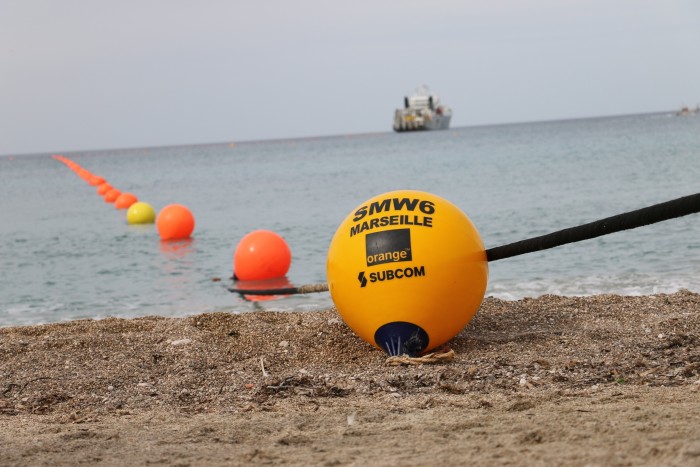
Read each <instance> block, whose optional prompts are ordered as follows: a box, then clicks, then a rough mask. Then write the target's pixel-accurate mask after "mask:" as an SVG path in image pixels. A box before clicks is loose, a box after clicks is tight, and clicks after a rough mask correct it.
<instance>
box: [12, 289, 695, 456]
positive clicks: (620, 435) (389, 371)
mask: <svg viewBox="0 0 700 467" xmlns="http://www.w3.org/2000/svg"><path fill="white" fill-rule="evenodd" d="M449 346H450V347H451V349H452V350H454V352H455V359H454V360H453V361H448V362H441V363H437V364H424V365H405V366H391V365H388V364H387V362H386V356H385V355H384V354H383V353H382V352H380V351H379V350H376V349H375V348H374V347H371V346H370V345H369V344H367V343H365V342H364V341H362V340H360V339H359V338H358V337H356V336H355V335H354V334H353V333H352V332H351V331H350V330H349V329H348V328H347V327H346V326H345V324H344V323H343V322H342V320H341V319H340V317H339V315H338V314H337V312H336V311H335V310H333V309H329V310H325V311H321V312H306V313H282V312H255V313H247V314H226V313H211V314H201V315H196V316H191V317H186V318H161V317H145V318H137V319H114V318H109V319H104V320H99V321H92V320H83V321H73V322H67V323H59V324H50V325H42V326H30V327H14V328H3V329H0V459H1V460H0V463H1V464H3V465H27V464H29V465H48V464H50V465H80V464H90V465H95V464H99V465H143V464H165V465H237V464H279V463H284V464H290V465H310V464H312V465H421V464H432V465H435V464H442V465H464V464H467V463H468V464H473V465H661V464H662V465H700V431H698V429H697V427H698V426H700V295H698V294H695V293H691V292H688V291H681V292H678V293H675V294H670V295H665V294H660V295H654V296H645V297H620V296H614V295H601V296H595V297H585V298H582V297H559V296H544V297H540V298H537V299H524V300H519V301H502V300H497V299H492V298H487V299H486V300H485V301H484V303H483V305H482V307H481V309H480V310H479V313H478V314H477V316H476V318H475V319H474V320H473V321H472V322H471V323H470V324H469V326H467V328H466V329H465V330H464V331H463V332H462V333H460V334H459V335H458V336H457V337H456V338H455V339H453V340H452V341H451V342H450V343H449Z"/></svg>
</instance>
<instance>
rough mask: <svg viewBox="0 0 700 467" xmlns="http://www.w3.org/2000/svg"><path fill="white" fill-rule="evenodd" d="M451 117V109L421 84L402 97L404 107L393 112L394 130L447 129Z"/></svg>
mask: <svg viewBox="0 0 700 467" xmlns="http://www.w3.org/2000/svg"><path fill="white" fill-rule="evenodd" d="M451 118H452V109H451V108H449V107H447V106H446V105H443V104H441V103H440V97H438V96H437V95H436V94H433V93H432V92H430V89H429V88H428V87H427V86H425V85H423V86H420V87H419V88H418V89H416V92H415V93H414V94H413V95H411V96H406V97H404V107H403V108H402V109H396V111H395V112H394V131H396V132H403V131H422V130H447V129H448V128H449V127H450V119H451Z"/></svg>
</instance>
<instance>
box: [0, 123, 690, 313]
mask: <svg viewBox="0 0 700 467" xmlns="http://www.w3.org/2000/svg"><path fill="white" fill-rule="evenodd" d="M62 154H63V155H64V156H66V157H68V158H70V159H72V160H74V161H75V162H77V163H78V164H80V165H81V166H83V167H84V168H86V169H88V170H89V171H91V172H93V173H95V174H99V175H101V176H103V177H105V178H106V179H107V180H108V181H109V182H110V183H111V184H112V185H114V186H115V187H117V188H119V189H121V190H122V191H129V192H132V193H134V194H136V195H137V196H138V197H139V199H140V200H142V201H146V202H148V203H150V204H151V205H153V206H154V208H156V211H158V210H159V209H160V208H162V207H164V206H165V205H167V204H171V203H180V204H184V205H186V206H188V207H189V208H190V209H191V210H192V212H193V213H194V215H195V218H196V223H197V225H196V229H195V232H194V235H193V237H194V238H193V240H192V241H190V242H176V243H162V242H161V241H160V240H159V238H158V234H157V231H156V229H155V226H153V225H150V226H129V225H127V223H126V221H125V213H124V211H118V210H115V209H114V207H113V206H112V205H110V204H107V203H105V202H104V201H103V200H102V198H101V197H99V196H98V195H97V194H96V191H95V188H94V187H90V186H88V185H87V184H86V183H85V182H84V181H83V180H82V179H80V178H78V177H77V176H76V175H75V174H74V173H73V172H72V171H70V170H69V169H68V168H67V167H66V166H65V165H64V164H62V163H60V162H58V161H56V160H54V159H53V158H51V155H50V154H46V155H31V156H29V155H24V156H14V157H0V222H1V224H0V238H1V239H2V240H1V241H0V326H9V325H19V324H36V323H46V322H55V321H62V320H68V319H76V318H99V317H105V316H118V317H133V316H143V315H162V316H183V315H188V314H194V313H200V312H205V311H232V312H245V311H250V310H255V309H271V310H297V311H299V310H315V309H319V308H323V307H327V306H330V305H331V304H332V302H331V299H330V296H329V295H328V294H327V293H322V294H312V295H306V296H293V297H288V298H284V299H281V300H275V301H265V302H248V301H245V300H243V299H241V298H240V297H238V296H236V295H234V294H231V293H229V292H228V291H227V290H226V286H227V285H230V281H229V280H228V278H230V277H231V274H232V267H233V266H232V261H233V252H234V250H235V247H236V245H237V243H238V241H239V240H240V239H241V238H242V237H243V236H244V235H245V234H246V233H248V232H250V231H252V230H256V229H270V230H274V231H276V232H278V233H279V234H281V235H282V236H284V237H285V239H286V240H287V242H288V243H289V245H290V247H291V249H292V255H293V262H292V267H291V269H290V271H289V273H288V275H287V277H288V279H289V281H290V282H291V283H292V284H295V285H301V284H306V283H318V282H325V280H326V277H325V260H326V253H327V249H328V245H329V243H330V240H331V238H332V236H333V234H334V233H335V230H336V228H337V227H338V225H339V224H340V223H341V221H342V220H343V219H344V217H345V216H346V215H348V214H349V213H350V212H351V211H353V210H354V208H355V207H356V206H358V205H359V204H361V203H362V202H364V201H365V200H367V199H368V198H371V197H373V196H374V195H377V194H380V193H383V192H386V191H391V190H398V189H415V190H424V191H428V192H432V193H435V194H437V195H440V196H442V197H444V198H446V199H448V200H450V201H451V202H453V203H454V204H456V205H457V206H458V207H459V208H461V209H462V210H463V211H464V212H465V213H466V214H467V215H468V216H469V217H470V218H471V219H472V221H473V222H474V224H475V225H476V226H477V228H478V229H479V232H480V234H481V237H482V239H483V241H484V244H485V246H486V247H487V248H490V247H494V246H498V245H502V244H505V243H510V242H514V241H518V240H522V239H525V238H529V237H532V236H536V235H542V234H545V233H549V232H551V231H555V230H559V229H562V228H566V227H571V226H575V225H579V224H582V223H586V222H590V221H593V220H597V219H600V218H603V217H607V216H611V215H614V214H619V213H621V212H625V211H629V210H633V209H637V208H641V207H645V206H648V205H651V204H655V203H658V202H662V201H667V200H670V199H674V198H677V197H680V196H685V195H689V194H694V193H697V192H700V117H699V116H695V117H685V118H683V117H675V116H673V115H670V114H652V115H639V116H625V117H613V118H599V119H586V120H573V121H560V122H544V123H530V124H518V125H501V126H489V127H467V128H456V129H451V130H449V131H442V132H432V133H415V134H405V133H404V134H393V133H383V134H371V135H352V136H338V137H329V138H318V139H302V140H285V141H266V142H253V143H236V144H228V143H227V144H216V145H200V146H189V147H165V148H148V149H128V150H110V151H95V152H81V153H62ZM699 230H700V216H698V215H691V216H687V217H684V218H681V219H676V220H671V221H667V222H663V223H660V224H656V225H653V226H647V227H643V228H640V229H637V230H634V231H627V232H620V233H617V234H612V235H609V236H605V237H601V238H598V239H593V240H588V241H584V242H580V243H578V244H573V245H566V246H562V247H558V248H555V249H551V250H547V251H543V252H538V253H532V254H528V255H523V256H520V257H516V258H510V259H505V260H502V261H498V262H494V263H492V264H491V265H490V270H489V287H488V290H487V295H491V296H496V297H499V298H505V299H517V298H522V297H526V296H539V295H542V294H564V295H591V294H601V293H615V294H625V295H630V294H653V293H660V292H673V291H676V290H678V289H680V288H687V289H690V290H693V291H697V292H700V276H699V274H698V273H699V272H700V235H698V231H699ZM213 278H221V279H222V281H221V282H214V281H212V279H213Z"/></svg>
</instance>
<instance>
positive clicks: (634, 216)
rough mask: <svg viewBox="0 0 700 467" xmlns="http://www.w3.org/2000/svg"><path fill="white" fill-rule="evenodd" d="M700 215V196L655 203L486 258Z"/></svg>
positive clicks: (504, 247) (511, 245)
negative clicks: (698, 213) (695, 214)
mask: <svg viewBox="0 0 700 467" xmlns="http://www.w3.org/2000/svg"><path fill="white" fill-rule="evenodd" d="M697 212H700V193H697V194H694V195H690V196H684V197H682V198H678V199H674V200H672V201H666V202H665V203H659V204H655V205H653V206H649V207H646V208H642V209H637V210H636V211H630V212H626V213H623V214H618V215H616V216H612V217H607V218H605V219H601V220H599V221H595V222H590V223H588V224H583V225H579V226H577V227H570V228H568V229H564V230H559V231H558V232H553V233H550V234H547V235H542V236H539V237H533V238H529V239H527V240H521V241H519V242H515V243H509V244H507V245H502V246H498V247H495V248H489V249H488V250H486V258H487V259H488V261H489V262H491V261H497V260H499V259H505V258H511V257H513V256H518V255H524V254H525V253H532V252H534V251H540V250H547V249H549V248H554V247H557V246H560V245H564V244H567V243H574V242H580V241H582V240H588V239H591V238H595V237H600V236H602V235H608V234H611V233H614V232H619V231H621V230H629V229H634V228H637V227H642V226H644V225H649V224H654V223H656V222H661V221H665V220H669V219H674V218H676V217H682V216H686V215H688V214H694V213H697Z"/></svg>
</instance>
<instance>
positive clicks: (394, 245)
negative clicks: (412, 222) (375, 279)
mask: <svg viewBox="0 0 700 467" xmlns="http://www.w3.org/2000/svg"><path fill="white" fill-rule="evenodd" d="M365 248H366V258H367V266H376V265H378V264H384V263H398V262H401V261H411V260H412V259H413V258H412V256H411V229H395V230H384V231H382V232H375V233H371V234H367V236H366V237H365Z"/></svg>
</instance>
